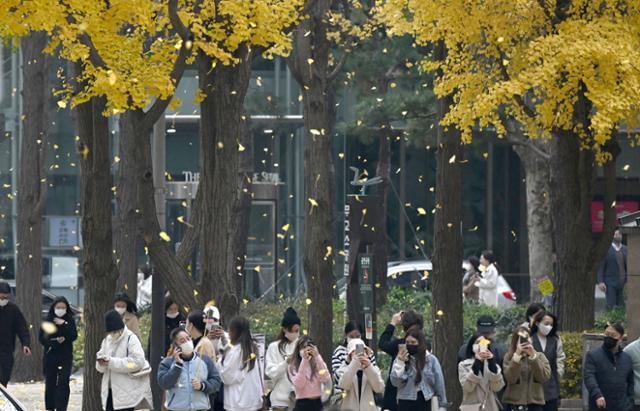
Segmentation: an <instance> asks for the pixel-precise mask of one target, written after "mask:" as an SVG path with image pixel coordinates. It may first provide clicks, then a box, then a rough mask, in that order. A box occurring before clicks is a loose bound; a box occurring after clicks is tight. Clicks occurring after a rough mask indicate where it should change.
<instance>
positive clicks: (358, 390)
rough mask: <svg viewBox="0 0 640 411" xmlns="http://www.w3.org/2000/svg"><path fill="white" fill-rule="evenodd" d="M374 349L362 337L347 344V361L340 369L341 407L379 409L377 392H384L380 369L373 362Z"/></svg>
mask: <svg viewBox="0 0 640 411" xmlns="http://www.w3.org/2000/svg"><path fill="white" fill-rule="evenodd" d="M372 355H373V350H371V349H370V348H369V347H367V346H366V345H365V343H364V341H363V340H361V339H360V338H352V339H351V340H350V341H349V343H348V344H347V355H346V358H345V363H344V365H343V366H342V367H341V369H340V372H339V374H340V379H339V380H338V385H339V386H340V388H341V389H342V395H341V397H342V401H341V405H340V409H342V410H350V411H377V410H378V406H377V405H376V401H375V394H382V393H383V392H384V380H383V379H382V376H381V375H380V369H379V368H378V367H377V366H376V365H375V364H374V363H373V361H372V360H371V356H372Z"/></svg>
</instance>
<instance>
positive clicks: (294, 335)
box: [284, 331, 300, 342]
mask: <svg viewBox="0 0 640 411" xmlns="http://www.w3.org/2000/svg"><path fill="white" fill-rule="evenodd" d="M299 336H300V333H299V332H297V333H292V332H289V331H285V332H284V338H286V339H287V340H289V342H294V341H295V340H297V339H298V337H299Z"/></svg>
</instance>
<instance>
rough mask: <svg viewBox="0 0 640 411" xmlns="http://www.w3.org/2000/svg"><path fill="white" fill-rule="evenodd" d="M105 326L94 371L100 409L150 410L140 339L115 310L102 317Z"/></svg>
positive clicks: (113, 410)
mask: <svg viewBox="0 0 640 411" xmlns="http://www.w3.org/2000/svg"><path fill="white" fill-rule="evenodd" d="M105 327H106V331H107V336H106V337H105V338H104V339H103V340H102V345H101V346H100V351H98V353H97V354H96V358H97V361H96V369H97V370H98V372H99V373H101V374H102V408H103V409H104V410H106V411H133V410H136V409H151V408H153V405H152V403H153V400H152V396H151V385H150V383H149V372H150V371H151V369H150V368H149V367H148V363H147V362H146V360H145V358H144V350H143V349H142V345H141V344H140V340H139V339H138V337H136V335H135V334H134V333H133V332H131V331H129V330H128V329H127V328H126V327H125V326H124V322H123V321H122V317H121V316H120V314H119V313H118V312H117V311H115V310H111V311H109V312H107V314H106V315H105ZM147 371H148V372H147Z"/></svg>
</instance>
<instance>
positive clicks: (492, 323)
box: [458, 315, 506, 368]
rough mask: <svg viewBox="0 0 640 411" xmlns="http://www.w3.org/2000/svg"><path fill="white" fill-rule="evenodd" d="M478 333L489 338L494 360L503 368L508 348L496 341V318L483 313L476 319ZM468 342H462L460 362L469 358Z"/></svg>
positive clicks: (459, 352) (459, 354)
mask: <svg viewBox="0 0 640 411" xmlns="http://www.w3.org/2000/svg"><path fill="white" fill-rule="evenodd" d="M476 335H478V336H482V337H484V338H485V339H487V340H489V342H490V343H491V344H489V350H490V351H491V353H492V354H493V357H494V360H495V361H496V363H497V364H498V366H500V367H501V368H502V363H503V361H504V356H505V354H506V350H505V348H504V346H503V345H502V344H500V343H498V342H497V341H496V320H494V319H493V317H491V316H490V315H481V316H480V317H478V320H477V321H476ZM468 348H469V347H468V344H467V343H465V344H462V346H460V349H459V350H458V362H459V363H460V362H462V361H464V360H466V359H468V358H469V357H468V354H469V352H468Z"/></svg>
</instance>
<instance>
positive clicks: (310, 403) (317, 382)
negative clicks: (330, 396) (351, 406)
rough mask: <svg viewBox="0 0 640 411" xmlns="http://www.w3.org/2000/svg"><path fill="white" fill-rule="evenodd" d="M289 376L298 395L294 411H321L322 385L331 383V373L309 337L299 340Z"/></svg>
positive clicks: (290, 363) (288, 371) (290, 364)
mask: <svg viewBox="0 0 640 411" xmlns="http://www.w3.org/2000/svg"><path fill="white" fill-rule="evenodd" d="M287 375H288V377H289V379H290V380H291V383H292V384H293V390H294V392H295V395H296V402H295V407H294V411H321V410H322V399H321V398H322V384H326V383H328V382H329V381H331V373H330V372H329V370H328V369H327V365H326V364H325V362H324V360H323V359H322V356H321V355H320V353H319V352H318V348H317V347H316V346H315V345H313V341H312V340H311V339H310V338H309V337H307V336H304V337H300V338H298V342H297V344H296V348H295V350H294V351H293V355H292V356H291V358H289V366H288V368H287Z"/></svg>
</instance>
